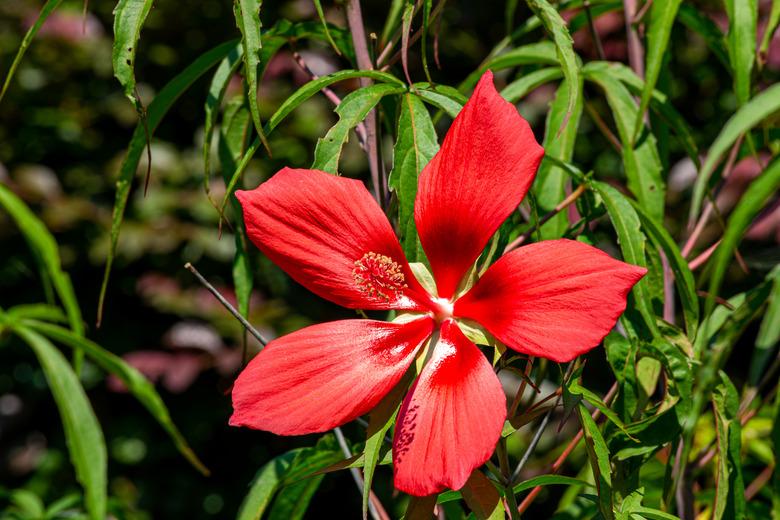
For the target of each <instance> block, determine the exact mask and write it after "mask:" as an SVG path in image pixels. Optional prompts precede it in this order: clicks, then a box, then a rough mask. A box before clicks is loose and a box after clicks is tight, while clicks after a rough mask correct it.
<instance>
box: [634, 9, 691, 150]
mask: <svg viewBox="0 0 780 520" xmlns="http://www.w3.org/2000/svg"><path fill="white" fill-rule="evenodd" d="M680 3H681V0H653V5H652V6H651V7H650V20H649V22H648V27H647V59H646V61H645V88H644V89H643V90H642V99H641V101H640V103H639V111H638V112H637V117H636V122H635V123H634V133H633V134H632V135H633V136H634V138H633V141H636V139H637V137H639V132H640V131H641V129H642V120H643V118H644V117H645V111H647V106H648V105H649V104H650V98H651V97H652V95H653V91H654V90H655V85H656V83H657V82H658V76H659V74H660V73H661V67H662V65H663V62H664V56H665V55H666V48H667V46H668V45H669V36H671V34H672V25H673V24H674V19H675V18H676V17H677V9H678V8H679V7H680Z"/></svg>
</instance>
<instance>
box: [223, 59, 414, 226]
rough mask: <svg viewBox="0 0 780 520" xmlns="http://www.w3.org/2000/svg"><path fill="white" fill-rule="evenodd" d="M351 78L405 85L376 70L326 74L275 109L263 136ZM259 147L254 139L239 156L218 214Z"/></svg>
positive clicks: (258, 143) (391, 76)
mask: <svg viewBox="0 0 780 520" xmlns="http://www.w3.org/2000/svg"><path fill="white" fill-rule="evenodd" d="M353 78H370V79H373V80H376V81H381V82H384V83H390V84H393V85H397V86H399V87H403V86H404V85H405V83H404V82H403V81H401V80H399V79H398V78H396V77H395V76H393V75H392V74H388V73H386V72H380V71H378V70H341V71H338V72H334V73H333V74H328V75H327V76H323V77H321V78H317V79H315V80H312V81H309V82H308V83H306V84H305V85H303V86H302V87H301V88H299V89H298V90H296V91H295V92H294V93H293V94H292V95H291V96H290V97H288V98H287V99H285V100H284V102H283V103H282V104H281V106H280V107H279V108H278V109H276V112H274V114H273V115H272V116H271V117H270V119H268V122H266V125H265V126H266V129H265V134H266V135H270V134H271V132H272V131H273V130H274V129H275V128H276V127H277V126H278V125H279V123H281V122H282V121H283V120H284V118H286V117H287V116H288V115H289V114H290V113H291V112H292V111H293V110H295V109H296V108H297V107H299V106H300V105H301V104H302V103H303V102H304V101H306V100H307V99H309V98H310V97H312V96H313V95H314V94H316V93H318V92H320V91H321V90H322V89H323V88H325V87H329V86H330V85H332V84H333V83H337V82H339V81H344V80H346V79H353ZM404 88H405V87H404ZM342 102H343V100H342ZM259 147H260V140H259V139H258V138H255V140H254V141H253V142H252V144H251V145H249V148H247V149H246V151H245V152H244V155H243V156H241V160H240V161H238V164H237V165H236V169H235V171H233V172H232V174H231V175H230V181H229V182H228V183H227V189H226V190H225V196H224V198H223V199H222V203H221V204H220V212H223V211H224V209H225V206H227V203H228V200H229V198H230V196H231V195H232V194H233V191H234V190H235V188H236V184H237V183H238V180H239V179H240V178H241V174H242V173H244V170H245V169H246V167H247V165H248V164H249V161H251V160H252V157H254V155H255V152H257V149H258V148H259Z"/></svg>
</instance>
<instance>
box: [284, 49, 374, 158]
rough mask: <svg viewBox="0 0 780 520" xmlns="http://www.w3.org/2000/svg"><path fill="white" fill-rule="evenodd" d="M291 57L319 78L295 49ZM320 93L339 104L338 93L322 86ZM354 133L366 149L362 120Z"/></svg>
mask: <svg viewBox="0 0 780 520" xmlns="http://www.w3.org/2000/svg"><path fill="white" fill-rule="evenodd" d="M293 59H294V60H295V63H297V64H298V66H299V67H300V68H301V70H303V71H304V72H305V73H306V74H307V75H308V76H309V77H310V78H311V79H312V80H317V79H319V78H320V76H318V75H317V74H315V73H314V71H313V70H311V69H310V68H309V66H308V65H307V64H306V61H305V60H304V59H303V56H301V55H300V54H299V53H298V52H297V51H296V52H293ZM322 93H323V94H325V97H326V98H328V99H329V100H330V102H331V103H333V104H334V105H335V106H339V105H340V104H341V98H340V97H338V95H337V94H336V93H335V92H333V91H332V90H331V89H330V88H328V87H324V88H323V89H322ZM355 133H356V134H357V138H358V142H359V143H360V147H361V148H362V149H363V150H366V151H368V150H367V146H366V125H365V123H363V122H362V121H361V122H360V123H358V124H357V126H356V127H355Z"/></svg>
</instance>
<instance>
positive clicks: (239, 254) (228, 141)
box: [219, 98, 254, 317]
mask: <svg viewBox="0 0 780 520" xmlns="http://www.w3.org/2000/svg"><path fill="white" fill-rule="evenodd" d="M251 126H252V116H251V115H250V114H249V111H248V110H247V109H246V108H245V107H244V103H243V98H238V99H237V100H236V102H235V103H231V105H230V106H229V107H228V108H227V109H226V110H225V115H224V118H223V121H222V129H221V132H220V139H219V157H220V163H221V165H222V178H223V179H224V181H225V182H226V183H227V182H228V181H229V175H230V173H231V172H232V171H233V170H235V168H236V161H237V160H238V159H239V158H240V157H241V154H243V153H244V149H245V148H246V145H247V135H248V134H249V129H250V127H251ZM231 206H232V208H233V213H234V215H235V221H234V224H233V227H234V229H235V235H234V236H235V244H236V253H235V255H234V256H233V269H232V274H233V285H234V286H235V291H236V302H237V303H238V312H240V313H241V315H242V316H244V317H247V316H248V315H249V300H250V298H251V295H252V287H253V285H254V279H253V269H252V265H251V260H250V255H249V248H250V245H249V237H248V236H247V233H246V226H245V224H244V216H243V212H242V210H241V204H239V202H238V200H237V199H236V198H233V199H232V200H231Z"/></svg>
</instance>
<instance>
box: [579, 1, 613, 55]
mask: <svg viewBox="0 0 780 520" xmlns="http://www.w3.org/2000/svg"><path fill="white" fill-rule="evenodd" d="M582 7H583V9H585V16H586V17H587V18H588V30H589V31H590V39H591V40H593V45H594V46H595V47H596V55H597V56H598V57H599V59H600V60H601V61H606V59H607V58H606V57H605V56H604V47H603V46H602V45H601V38H600V37H599V33H598V31H596V24H594V23H593V15H592V14H591V12H590V1H589V0H585V1H584V2H583V3H582Z"/></svg>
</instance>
